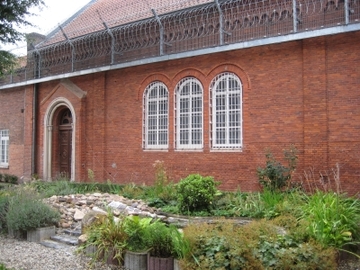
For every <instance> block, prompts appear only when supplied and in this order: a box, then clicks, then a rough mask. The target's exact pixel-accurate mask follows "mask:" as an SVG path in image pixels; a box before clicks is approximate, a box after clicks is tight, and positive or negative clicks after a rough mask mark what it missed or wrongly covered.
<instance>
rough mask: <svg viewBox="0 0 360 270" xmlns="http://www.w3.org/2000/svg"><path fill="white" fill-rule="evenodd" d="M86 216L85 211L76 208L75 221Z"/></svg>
mask: <svg viewBox="0 0 360 270" xmlns="http://www.w3.org/2000/svg"><path fill="white" fill-rule="evenodd" d="M84 216H85V213H84V212H83V211H81V210H79V209H76V210H75V214H74V220H75V221H81V220H82V219H83V218H84Z"/></svg>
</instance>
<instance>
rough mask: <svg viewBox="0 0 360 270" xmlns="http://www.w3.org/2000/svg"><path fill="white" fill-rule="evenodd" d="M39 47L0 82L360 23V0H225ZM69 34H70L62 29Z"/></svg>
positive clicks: (155, 13) (8, 82)
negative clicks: (24, 64) (23, 64)
mask: <svg viewBox="0 0 360 270" xmlns="http://www.w3.org/2000/svg"><path fill="white" fill-rule="evenodd" d="M152 13H153V15H154V16H153V17H151V18H148V19H144V20H141V21H137V22H132V23H128V24H125V25H119V26H116V27H112V28H109V27H107V23H106V22H105V21H104V22H103V28H104V30H101V31H97V32H93V33H90V34H87V35H84V36H81V37H76V38H67V39H66V40H64V41H61V42H58V43H55V44H52V45H49V46H46V47H41V48H36V49H34V50H32V51H29V52H28V55H27V66H26V67H25V68H23V69H21V70H18V71H17V72H16V73H14V74H12V75H11V76H9V77H6V78H3V79H2V81H1V82H0V84H1V85H4V84H11V83H16V82H21V81H25V80H30V79H37V78H44V77H48V76H54V75H59V74H64V73H71V72H75V71H81V70H86V69H91V68H96V67H102V66H109V65H116V64H120V63H126V62H130V61H134V60H139V59H145V58H151V57H156V56H161V55H170V54H176V53H180V52H186V51H193V50H199V49H204V48H210V47H216V46H222V45H228V44H234V43H239V42H245V41H251V40H257V39H264V38H268V37H275V36H281V35H289V34H294V33H298V32H304V31H309V30H316V29H322V28H327V27H334V26H338V25H348V24H351V23H360V0H264V1H259V0H241V1H234V0H227V1H217V0H215V1H214V2H211V3H207V4H202V5H199V6H196V7H191V8H185V9H183V10H178V11H176V12H172V13H168V14H164V15H158V14H157V12H156V10H152ZM63 34H64V36H65V37H67V35H66V33H63Z"/></svg>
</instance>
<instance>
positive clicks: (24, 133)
mask: <svg viewBox="0 0 360 270" xmlns="http://www.w3.org/2000/svg"><path fill="white" fill-rule="evenodd" d="M32 100H33V89H32V87H26V88H16V89H11V90H1V91H0V101H1V106H0V129H8V130H9V167H8V168H0V173H5V174H14V175H17V176H18V177H25V178H29V177H30V176H31V174H32V171H31V164H32V163H31V160H32V159H31V151H32V147H31V144H32V141H31V138H32V120H33V119H32V114H33V111H32V109H33V107H32Z"/></svg>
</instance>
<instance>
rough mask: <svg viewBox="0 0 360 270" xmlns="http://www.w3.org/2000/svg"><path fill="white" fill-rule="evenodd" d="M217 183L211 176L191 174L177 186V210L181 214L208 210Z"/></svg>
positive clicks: (215, 191)
mask: <svg viewBox="0 0 360 270" xmlns="http://www.w3.org/2000/svg"><path fill="white" fill-rule="evenodd" d="M217 185H218V183H216V182H215V181H214V178H213V177H211V176H206V177H203V176H201V175H200V174H191V175H189V176H188V177H186V178H185V179H182V180H181V181H180V182H179V183H178V185H177V196H178V203H179V209H180V211H181V212H182V213H186V212H192V211H196V210H204V209H205V210H210V208H211V206H212V203H213V201H214V197H215V195H216V193H217V189H216V186H217Z"/></svg>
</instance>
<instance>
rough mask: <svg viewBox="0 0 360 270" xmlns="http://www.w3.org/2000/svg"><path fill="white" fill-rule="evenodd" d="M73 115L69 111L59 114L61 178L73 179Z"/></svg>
mask: <svg viewBox="0 0 360 270" xmlns="http://www.w3.org/2000/svg"><path fill="white" fill-rule="evenodd" d="M72 123H73V121H72V114H71V111H70V110H69V109H65V110H63V111H62V112H61V113H60V114H59V139H58V141H59V172H60V175H61V177H66V178H68V179H69V178H71V152H72Z"/></svg>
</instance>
